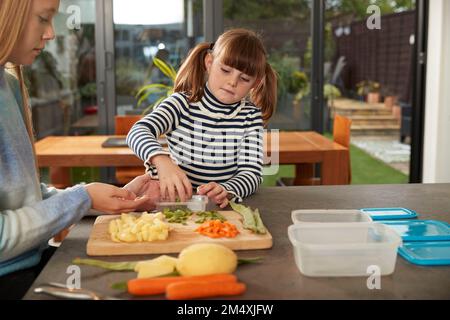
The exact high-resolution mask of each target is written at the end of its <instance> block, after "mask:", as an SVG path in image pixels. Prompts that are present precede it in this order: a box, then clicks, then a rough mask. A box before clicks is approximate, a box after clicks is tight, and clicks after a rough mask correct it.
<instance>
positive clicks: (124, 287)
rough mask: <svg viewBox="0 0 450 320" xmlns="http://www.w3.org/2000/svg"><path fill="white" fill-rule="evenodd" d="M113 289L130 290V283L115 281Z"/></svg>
mask: <svg viewBox="0 0 450 320" xmlns="http://www.w3.org/2000/svg"><path fill="white" fill-rule="evenodd" d="M111 289H114V290H121V291H127V290H128V284H127V283H126V282H116V283H113V284H112V285H111Z"/></svg>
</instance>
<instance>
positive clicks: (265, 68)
mask: <svg viewBox="0 0 450 320" xmlns="http://www.w3.org/2000/svg"><path fill="white" fill-rule="evenodd" d="M208 53H212V55H213V57H214V58H215V59H216V58H217V59H220V61H221V62H222V63H223V64H225V65H227V66H230V67H232V68H235V69H237V70H239V71H241V72H244V73H245V74H248V75H249V76H253V77H256V79H257V80H256V81H257V86H256V87H255V88H253V89H252V90H251V91H250V94H249V98H250V101H251V102H252V103H254V104H255V105H256V106H258V107H260V108H261V112H262V118H263V120H264V122H266V123H267V121H268V120H269V119H270V117H271V116H272V114H273V112H274V110H275V106H276V103H277V74H276V72H275V70H274V69H273V68H272V67H271V66H270V64H269V63H268V62H267V57H266V50H265V48H264V45H263V43H262V41H261V39H260V37H259V36H258V35H257V34H256V33H255V32H253V31H250V30H247V29H231V30H228V31H226V32H225V33H223V34H222V35H221V36H220V37H219V38H218V39H217V41H216V42H215V43H214V44H210V43H206V42H204V43H200V44H198V45H197V46H196V47H195V48H194V49H192V50H191V52H190V53H189V54H188V56H187V58H186V60H185V61H184V62H183V64H182V65H181V67H180V70H179V71H178V74H177V77H176V79H175V87H174V92H183V93H186V94H187V95H188V97H189V101H190V102H197V101H199V100H200V99H201V98H202V96H203V91H204V87H205V83H206V73H207V71H206V67H205V57H206V55H207V54H208Z"/></svg>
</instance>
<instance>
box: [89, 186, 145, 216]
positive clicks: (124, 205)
mask: <svg viewBox="0 0 450 320" xmlns="http://www.w3.org/2000/svg"><path fill="white" fill-rule="evenodd" d="M86 190H87V192H88V194H89V196H90V197H91V200H92V209H95V210H98V211H102V212H106V213H112V214H117V213H122V212H131V211H135V210H136V209H137V208H139V207H141V206H143V205H145V203H146V202H147V201H148V197H147V196H143V197H136V195H135V194H134V193H133V192H131V191H129V190H126V189H122V188H118V187H116V186H113V185H110V184H105V183H98V182H94V183H90V184H88V185H86Z"/></svg>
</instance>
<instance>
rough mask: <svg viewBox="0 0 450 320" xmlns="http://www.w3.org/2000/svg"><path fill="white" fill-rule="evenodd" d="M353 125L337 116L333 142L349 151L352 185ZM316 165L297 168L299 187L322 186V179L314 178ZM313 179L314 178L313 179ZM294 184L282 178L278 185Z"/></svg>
mask: <svg viewBox="0 0 450 320" xmlns="http://www.w3.org/2000/svg"><path fill="white" fill-rule="evenodd" d="M351 125H352V120H351V119H349V118H346V117H343V116H340V115H338V114H335V116H334V120H333V141H334V142H336V143H338V144H340V145H341V146H343V147H346V148H347V149H348V150H349V151H348V152H349V156H348V161H349V163H348V169H349V170H348V173H349V176H348V182H347V183H348V184H350V183H351V180H352V172H351V171H352V170H351V166H350V135H351V131H350V127H351ZM314 167H315V164H314V163H302V164H300V165H299V166H297V171H296V173H295V174H296V177H297V179H296V180H297V181H299V185H307V186H312V185H321V184H322V182H321V180H320V178H316V177H314V172H315V170H314ZM311 177H312V178H311ZM293 184H294V178H281V179H279V180H278V181H277V185H280V186H287V185H293Z"/></svg>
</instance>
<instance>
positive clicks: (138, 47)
mask: <svg viewBox="0 0 450 320" xmlns="http://www.w3.org/2000/svg"><path fill="white" fill-rule="evenodd" d="M202 19H203V13H202V1H201V0H165V1H159V0H150V1H149V0H113V28H114V51H115V58H114V63H115V84H116V85H115V89H116V90H115V97H116V99H115V101H116V107H115V111H116V113H115V114H116V115H144V114H146V113H148V112H150V111H151V110H152V108H153V107H154V106H155V103H157V102H158V101H160V99H161V98H163V97H164V96H165V95H166V94H167V92H168V90H169V91H170V87H172V85H173V79H171V78H170V77H168V76H167V74H165V73H164V72H162V71H161V69H160V67H159V66H160V64H158V61H159V62H162V63H163V64H167V65H169V66H172V67H173V68H174V70H177V69H178V67H179V66H180V64H181V62H182V59H183V58H185V57H186V55H187V53H188V51H189V49H190V48H192V47H193V46H194V45H195V44H196V43H198V42H200V41H203V25H202ZM156 58H157V59H159V60H157V61H156V60H155V59H156ZM150 84H162V85H165V86H167V87H166V90H156V91H152V92H149V91H147V92H142V91H141V92H140V90H141V89H142V88H143V87H145V86H147V85H150ZM141 93H142V94H141Z"/></svg>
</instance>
